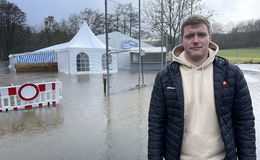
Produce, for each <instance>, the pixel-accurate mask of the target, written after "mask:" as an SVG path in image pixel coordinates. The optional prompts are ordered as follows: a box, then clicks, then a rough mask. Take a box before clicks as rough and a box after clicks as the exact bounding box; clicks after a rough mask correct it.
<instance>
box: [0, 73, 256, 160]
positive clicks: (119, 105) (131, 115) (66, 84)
mask: <svg viewBox="0 0 260 160" xmlns="http://www.w3.org/2000/svg"><path fill="white" fill-rule="evenodd" d="M156 73H157V72H145V74H144V77H145V84H146V87H144V88H142V89H139V90H138V89H133V88H135V85H136V84H137V80H138V75H137V73H135V72H130V71H127V70H120V71H119V73H117V74H111V96H110V97H109V98H108V97H105V96H104V93H103V76H102V75H100V74H94V75H66V74H63V73H22V74H20V73H17V74H15V73H9V71H8V70H1V71H0V75H1V79H0V86H6V85H9V84H22V83H26V82H42V81H53V80H56V79H58V80H60V81H61V82H62V83H63V94H62V95H63V99H62V100H61V104H59V105H57V106H56V107H53V106H50V107H43V108H41V109H38V108H37V109H31V110H24V111H10V112H7V113H6V112H3V113H0V143H1V145H0V155H1V159H8V160H18V159H19V160H28V159H37V160H46V159H48V160H70V159H71V160H74V159H75V160H145V159H147V156H146V155H147V129H148V128H147V118H148V109H149V101H150V95H151V91H152V84H153V81H154V78H155V75H156ZM244 73H245V76H246V79H247V80H248V84H249V88H250V92H251V95H252V100H253V105H254V112H255V116H256V130H257V132H258V131H260V128H259V127H258V126H260V118H258V117H260V115H259V114H260V109H259V108H260V107H259V104H260V98H259V97H260V95H259V94H260V83H259V82H260V72H257V71H254V72H252V71H245V72H244ZM259 138H260V137H259V136H258V135H257V140H258V139H259ZM257 145H258V146H259V144H258V143H257ZM257 153H259V151H257ZM258 155H259V154H258Z"/></svg>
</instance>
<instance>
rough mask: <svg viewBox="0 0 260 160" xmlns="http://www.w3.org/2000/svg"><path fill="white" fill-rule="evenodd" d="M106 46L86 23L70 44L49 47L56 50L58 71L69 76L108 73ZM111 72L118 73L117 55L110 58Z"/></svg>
mask: <svg viewBox="0 0 260 160" xmlns="http://www.w3.org/2000/svg"><path fill="white" fill-rule="evenodd" d="M105 48H106V46H105V44H104V43H103V42H101V41H100V40H99V39H98V38H97V37H96V36H95V35H94V33H93V32H92V31H91V30H90V28H89V27H88V25H87V23H86V22H84V23H83V25H82V26H81V28H80V30H79V31H78V33H77V34H76V35H75V36H74V37H73V39H72V40H71V41H69V42H68V43H63V44H59V45H55V46H52V47H48V48H45V49H42V50H39V51H43V50H55V52H56V53H57V62H58V70H59V71H61V72H64V73H67V74H86V73H87V74H88V73H106V55H105ZM109 62H110V65H109V68H110V71H111V72H117V55H116V54H112V55H111V57H109Z"/></svg>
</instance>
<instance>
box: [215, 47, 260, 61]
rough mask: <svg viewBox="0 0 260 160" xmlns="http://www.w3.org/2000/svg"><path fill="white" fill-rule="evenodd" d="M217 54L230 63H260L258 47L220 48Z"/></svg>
mask: <svg viewBox="0 0 260 160" xmlns="http://www.w3.org/2000/svg"><path fill="white" fill-rule="evenodd" d="M218 55H219V56H222V57H225V58H227V59H228V60H229V61H230V62H232V63H260V48H248V49H227V50H220V51H219V53H218Z"/></svg>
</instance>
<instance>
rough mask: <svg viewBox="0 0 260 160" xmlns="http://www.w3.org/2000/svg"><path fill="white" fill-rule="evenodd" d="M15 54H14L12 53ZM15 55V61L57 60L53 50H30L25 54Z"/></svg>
mask: <svg viewBox="0 0 260 160" xmlns="http://www.w3.org/2000/svg"><path fill="white" fill-rule="evenodd" d="M14 56H15V55H14ZM15 57H16V63H49V62H57V54H56V53H55V52H54V51H51V52H39V53H34V52H31V53H29V54H25V55H19V56H15Z"/></svg>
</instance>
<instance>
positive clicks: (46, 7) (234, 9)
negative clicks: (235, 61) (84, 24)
mask: <svg viewBox="0 0 260 160" xmlns="http://www.w3.org/2000/svg"><path fill="white" fill-rule="evenodd" d="M9 1H10V2H13V3H15V4H17V5H18V7H19V8H20V9H21V10H22V11H23V12H25V13H26V15H27V23H29V24H31V25H38V26H39V25H41V24H42V23H43V19H44V18H46V17H47V16H49V15H52V16H54V17H55V19H56V21H60V20H61V19H67V18H68V17H69V15H71V14H73V13H76V14H78V13H79V12H80V11H82V10H83V9H84V8H93V9H99V10H101V11H103V10H104V6H105V5H104V0H9ZM107 1H108V11H109V10H111V9H112V6H115V4H116V3H119V2H120V3H126V2H130V1H132V2H133V3H136V6H137V4H138V0H107ZM141 1H143V0H141ZM202 1H203V2H204V3H205V4H206V6H207V7H208V8H209V9H211V10H212V9H214V10H215V13H216V15H215V16H214V17H213V19H215V21H216V22H220V23H222V24H226V23H228V22H230V21H232V22H234V23H237V22H239V21H242V20H249V19H260V9H259V6H260V1H259V0H202Z"/></svg>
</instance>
